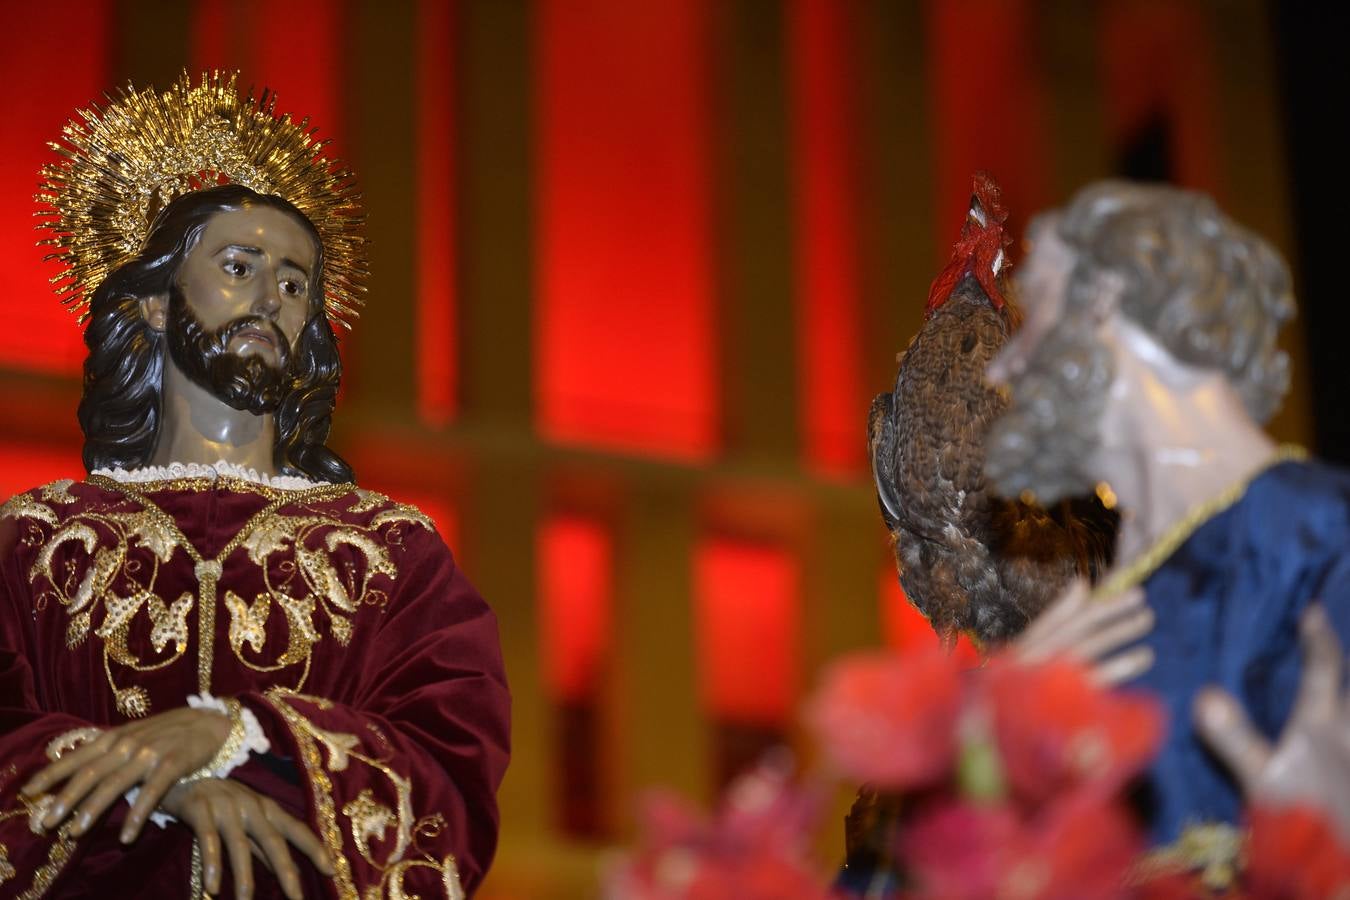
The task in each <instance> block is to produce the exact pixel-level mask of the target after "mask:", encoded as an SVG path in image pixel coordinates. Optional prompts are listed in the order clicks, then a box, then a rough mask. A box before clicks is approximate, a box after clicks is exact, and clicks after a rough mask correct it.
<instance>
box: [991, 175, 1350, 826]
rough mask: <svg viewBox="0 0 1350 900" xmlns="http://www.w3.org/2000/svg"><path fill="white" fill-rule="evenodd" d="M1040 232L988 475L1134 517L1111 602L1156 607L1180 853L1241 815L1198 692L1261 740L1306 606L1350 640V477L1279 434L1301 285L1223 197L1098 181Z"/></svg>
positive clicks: (1162, 777)
mask: <svg viewBox="0 0 1350 900" xmlns="http://www.w3.org/2000/svg"><path fill="white" fill-rule="evenodd" d="M1028 238H1029V243H1030V249H1029V251H1028V255H1027V258H1026V260H1025V262H1024V264H1023V266H1022V267H1021V270H1020V273H1019V276H1018V282H1017V287H1018V294H1019V297H1020V300H1021V303H1022V306H1023V309H1024V311H1025V313H1026V319H1025V322H1024V324H1023V327H1022V329H1021V330H1020V331H1019V332H1018V333H1017V334H1016V335H1014V336H1013V338H1012V339H1011V340H1010V341H1009V342H1008V344H1007V345H1006V347H1005V348H1004V350H1003V351H1002V353H1001V354H1000V355H999V356H998V357H997V358H995V360H994V361H993V362H992V363H991V365H990V369H989V377H990V380H991V381H993V382H995V383H999V384H1004V385H1006V386H1008V388H1010V390H1011V395H1012V400H1011V404H1010V406H1009V408H1008V410H1007V411H1006V413H1005V414H1004V415H1003V416H1002V417H1001V418H1000V419H999V420H998V421H996V422H995V424H994V426H993V428H992V429H991V433H990V439H989V447H988V453H987V464H986V468H987V472H988V474H989V476H990V477H991V479H992V480H993V481H994V482H995V484H996V485H997V486H998V488H999V489H1000V490H1001V491H1002V492H1003V493H1004V494H1005V495H1006V496H1012V497H1024V498H1035V499H1036V500H1037V501H1039V502H1041V503H1053V502H1055V501H1056V500H1057V499H1059V498H1061V497H1066V496H1072V495H1074V494H1077V493H1080V492H1082V491H1084V490H1093V489H1096V490H1097V491H1098V493H1099V496H1102V497H1105V498H1107V499H1108V500H1111V501H1113V502H1114V503H1116V504H1117V506H1118V509H1119V510H1120V512H1121V531H1120V537H1119V543H1118V546H1117V552H1116V557H1115V558H1116V560H1117V562H1116V565H1115V568H1114V569H1113V571H1112V572H1111V573H1108V576H1107V578H1106V579H1105V581H1104V583H1103V584H1102V585H1101V586H1100V587H1099V589H1098V593H1099V594H1100V595H1103V596H1109V595H1113V594H1116V593H1119V592H1120V591H1122V590H1125V589H1127V588H1129V587H1132V586H1134V585H1142V587H1143V589H1144V591H1145V593H1146V599H1147V603H1148V604H1149V606H1150V607H1151V608H1152V610H1153V612H1154V614H1155V615H1156V626H1155V628H1154V630H1153V632H1152V633H1151V634H1150V635H1149V637H1147V638H1146V639H1145V644H1146V645H1147V646H1149V647H1151V649H1152V651H1153V657H1154V664H1153V666H1152V668H1151V669H1150V670H1149V671H1148V672H1147V673H1146V674H1144V675H1143V676H1142V677H1140V678H1139V679H1138V680H1137V682H1136V683H1137V684H1138V685H1139V686H1141V687H1144V688H1148V689H1151V690H1153V691H1155V692H1157V693H1158V694H1159V695H1160V696H1161V697H1162V698H1163V699H1164V700H1165V702H1166V703H1167V705H1168V707H1169V710H1170V715H1171V723H1170V725H1171V727H1170V735H1169V738H1168V742H1167V744H1166V746H1165V747H1164V749H1163V752H1162V753H1161V755H1160V756H1159V758H1158V760H1157V761H1156V763H1155V764H1154V766H1153V767H1152V769H1151V771H1150V773H1149V777H1148V780H1147V783H1146V784H1145V785H1144V786H1143V789H1142V793H1141V801H1142V803H1143V804H1144V807H1145V810H1146V812H1147V814H1148V816H1149V820H1150V823H1151V826H1152V828H1153V833H1154V837H1155V839H1156V840H1157V841H1159V842H1161V843H1167V842H1170V841H1173V840H1176V839H1178V838H1179V837H1180V836H1181V835H1182V832H1183V830H1184V829H1185V828H1187V827H1188V826H1198V825H1202V824H1206V823H1231V822H1234V821H1236V820H1237V818H1238V815H1239V812H1240V803H1241V799H1240V798H1239V796H1238V793H1237V789H1236V787H1235V784H1234V782H1233V780H1232V779H1231V778H1230V777H1229V775H1228V774H1227V773H1226V772H1225V771H1223V769H1222V768H1221V767H1220V766H1219V764H1218V763H1217V762H1216V760H1215V758H1214V757H1213V756H1211V755H1210V754H1209V753H1207V752H1206V750H1205V749H1204V747H1203V745H1202V744H1201V742H1200V740H1199V739H1198V737H1197V734H1196V730H1195V728H1194V726H1193V724H1192V716H1193V708H1198V709H1204V708H1205V707H1204V706H1203V705H1202V706H1200V707H1195V704H1194V703H1193V701H1194V700H1195V698H1196V695H1197V692H1199V691H1200V690H1201V689H1202V688H1203V687H1205V686H1210V685H1212V686H1217V687H1221V688H1223V689H1224V690H1226V691H1227V692H1228V693H1229V694H1231V695H1232V696H1233V697H1234V698H1236V700H1235V701H1234V702H1236V703H1240V704H1241V705H1242V706H1243V707H1245V708H1246V710H1247V711H1248V713H1249V715H1250V720H1251V722H1252V723H1253V729H1252V733H1251V735H1250V738H1251V740H1252V743H1253V746H1256V745H1257V744H1258V743H1264V741H1265V740H1267V739H1273V738H1274V737H1275V736H1276V735H1278V734H1279V733H1280V731H1281V729H1282V728H1283V726H1284V725H1285V722H1286V720H1287V719H1288V717H1289V714H1290V709H1291V706H1292V704H1293V701H1294V696H1295V693H1296V687H1297V685H1298V683H1299V672H1300V665H1301V663H1300V657H1299V636H1298V628H1297V626H1298V622H1299V620H1300V617H1301V615H1302V613H1303V611H1304V608H1305V607H1306V606H1308V604H1309V603H1310V602H1312V601H1314V600H1320V601H1321V602H1322V603H1323V604H1324V605H1325V607H1326V612H1327V618H1326V619H1325V620H1320V621H1330V623H1331V627H1334V628H1335V629H1336V631H1337V632H1338V633H1339V635H1340V640H1341V641H1342V642H1344V641H1346V640H1347V638H1350V474H1347V473H1346V472H1343V471H1340V470H1338V469H1335V468H1332V467H1330V466H1327V465H1324V464H1321V463H1317V462H1313V461H1309V460H1307V459H1305V458H1304V457H1305V454H1302V453H1301V452H1300V451H1298V450H1297V448H1288V447H1280V446H1277V444H1276V443H1275V442H1274V441H1273V440H1272V439H1271V438H1270V437H1269V436H1268V435H1267V434H1266V433H1265V432H1264V431H1263V429H1262V426H1263V424H1264V423H1265V422H1266V421H1268V420H1269V418H1270V417H1271V416H1272V415H1273V414H1274V412H1275V411H1276V410H1277V408H1278V407H1279V405H1280V402H1281V400H1282V398H1283V396H1284V394H1285V392H1286V390H1287V389H1288V385H1289V362H1288V358H1287V356H1286V355H1285V353H1284V352H1283V351H1281V350H1280V349H1279V348H1278V347H1277V345H1276V337H1277V334H1278V332H1279V329H1280V327H1281V326H1282V325H1283V324H1284V323H1285V322H1286V321H1288V320H1289V319H1290V318H1291V317H1292V315H1293V312H1294V303H1293V298H1292V295H1291V292H1290V278H1289V272H1288V269H1287V267H1286V265H1285V263H1284V261H1283V260H1282V259H1281V258H1280V256H1279V254H1278V253H1277V252H1276V251H1275V250H1274V249H1273V248H1272V247H1271V246H1270V245H1269V244H1268V243H1267V242H1265V241H1264V240H1262V239H1261V238H1259V237H1257V236H1256V235H1254V234H1252V233H1250V232H1248V231H1246V230H1245V229H1243V228H1242V227H1240V226H1239V225H1237V224H1236V223H1234V222H1233V221H1232V220H1231V219H1229V218H1228V217H1227V216H1225V215H1224V214H1223V213H1222V212H1220V211H1219V209H1218V208H1217V207H1216V206H1215V204H1214V203H1213V201H1211V200H1210V199H1209V198H1208V197H1205V196H1202V195H1199V194H1196V193H1192V192H1188V191H1183V190H1178V189H1175V188H1170V187H1162V186H1145V185H1139V184H1130V183H1122V182H1108V183H1103V184H1098V185H1094V186H1091V187H1089V188H1087V189H1085V190H1083V191H1082V192H1081V193H1079V194H1078V195H1077V196H1076V197H1074V198H1073V200H1072V201H1071V202H1070V203H1069V204H1068V205H1067V206H1065V207H1063V208H1062V209H1058V210H1054V211H1052V212H1050V213H1046V214H1044V215H1042V216H1040V217H1039V218H1038V219H1036V220H1035V221H1034V222H1033V223H1032V226H1031V227H1030V229H1029V231H1028ZM1305 787H1306V786H1305ZM1311 789H1313V790H1315V789H1316V788H1315V787H1314V788H1311Z"/></svg>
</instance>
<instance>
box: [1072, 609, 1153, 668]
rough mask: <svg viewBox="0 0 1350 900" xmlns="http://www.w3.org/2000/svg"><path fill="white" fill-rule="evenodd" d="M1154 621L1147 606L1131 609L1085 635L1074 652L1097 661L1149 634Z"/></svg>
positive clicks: (1086, 658)
mask: <svg viewBox="0 0 1350 900" xmlns="http://www.w3.org/2000/svg"><path fill="white" fill-rule="evenodd" d="M1153 623H1154V615H1153V610H1151V609H1149V608H1148V607H1147V606H1141V607H1138V608H1134V609H1130V610H1128V611H1126V612H1124V614H1123V616H1122V617H1120V618H1117V619H1113V620H1110V621H1108V622H1107V623H1105V624H1104V625H1103V626H1102V627H1100V628H1098V629H1096V630H1095V631H1093V632H1092V633H1091V634H1088V635H1087V636H1085V637H1083V638H1082V639H1081V640H1080V641H1079V642H1078V645H1077V646H1076V647H1074V648H1073V652H1074V654H1075V655H1077V656H1078V657H1079V658H1081V659H1083V660H1085V661H1087V662H1096V661H1097V660H1100V659H1104V658H1106V657H1107V656H1109V655H1111V654H1112V653H1115V652H1116V651H1117V650H1120V649H1122V648H1124V647H1127V646H1129V645H1130V644H1133V643H1134V642H1135V641H1138V640H1139V639H1140V638H1142V637H1144V636H1145V635H1147V634H1148V633H1149V632H1150V631H1152V630H1153Z"/></svg>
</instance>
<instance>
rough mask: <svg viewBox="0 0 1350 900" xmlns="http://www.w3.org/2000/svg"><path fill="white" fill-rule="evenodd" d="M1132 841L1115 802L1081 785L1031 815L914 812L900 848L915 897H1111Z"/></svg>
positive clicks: (992, 810)
mask: <svg viewBox="0 0 1350 900" xmlns="http://www.w3.org/2000/svg"><path fill="white" fill-rule="evenodd" d="M1139 847H1140V843H1139V836H1138V834H1137V832H1136V830H1135V828H1134V826H1133V824H1132V823H1131V821H1130V819H1129V818H1128V817H1127V816H1126V815H1125V814H1124V813H1123V812H1122V811H1121V810H1120V809H1119V808H1118V807H1117V806H1116V805H1114V804H1113V803H1108V802H1104V801H1102V800H1101V799H1099V798H1098V797H1097V796H1096V795H1089V794H1081V793H1080V794H1078V795H1076V796H1074V797H1070V798H1068V799H1066V800H1064V801H1063V802H1061V803H1059V804H1057V805H1056V806H1055V807H1054V808H1052V809H1050V810H1048V811H1047V812H1046V813H1045V814H1044V815H1042V816H1038V817H1036V818H1035V819H1032V820H1022V819H1021V818H1019V816H1018V815H1017V813H1016V812H1015V811H1014V810H1013V808H1012V807H1009V806H1006V805H1001V806H975V805H972V804H968V803H958V804H953V805H950V806H945V807H942V808H939V809H936V810H934V811H932V812H930V813H928V814H926V815H923V816H921V817H920V818H919V820H918V821H917V822H916V824H915V825H914V826H913V827H912V828H911V829H909V830H908V831H907V832H906V833H905V834H904V835H903V836H902V838H901V845H900V847H899V852H900V857H901V858H902V859H903V860H904V865H905V866H906V867H907V868H908V871H909V872H910V873H912V875H913V876H914V878H915V881H916V883H917V886H918V891H917V893H916V896H919V897H941V898H944V900H986V898H990V897H998V898H1003V900H1098V898H1100V900H1115V898H1120V897H1122V896H1125V893H1126V888H1125V877H1126V874H1127V873H1128V871H1129V868H1130V865H1131V863H1132V862H1133V860H1134V858H1135V855H1136V853H1137V852H1138V850H1139Z"/></svg>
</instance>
